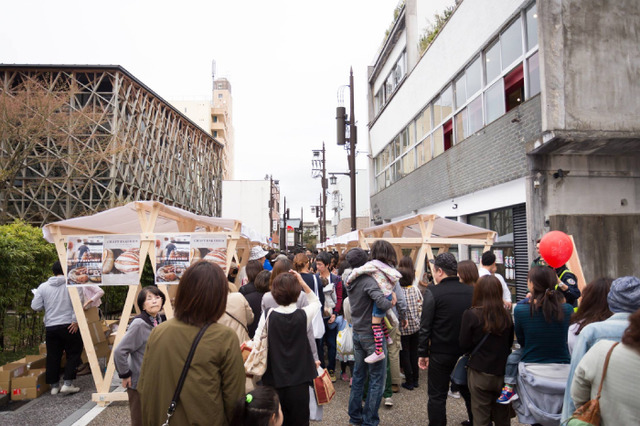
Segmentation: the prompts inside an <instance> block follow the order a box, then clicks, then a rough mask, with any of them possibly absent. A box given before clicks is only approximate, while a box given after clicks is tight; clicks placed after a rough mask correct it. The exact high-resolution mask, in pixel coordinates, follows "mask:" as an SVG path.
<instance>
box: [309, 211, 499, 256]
mask: <svg viewBox="0 0 640 426" xmlns="http://www.w3.org/2000/svg"><path fill="white" fill-rule="evenodd" d="M428 218H432V219H433V230H432V231H431V235H430V237H435V238H451V239H454V238H479V239H485V238H486V236H487V233H490V232H492V231H491V230H489V229H484V228H480V227H477V226H473V225H469V224H467V223H462V222H458V221H455V220H451V219H445V218H443V217H440V216H437V215H419V216H414V217H410V218H407V219H402V220H399V221H396V222H391V223H385V224H383V225H377V226H371V227H369V228H364V229H361V230H359V231H351V232H349V233H347V234H344V235H340V236H338V237H334V238H330V239H328V240H327V241H326V242H325V243H324V244H321V245H319V246H318V247H320V248H326V247H332V246H333V247H335V246H337V245H349V243H352V244H353V243H357V242H358V238H359V232H362V234H363V235H365V236H371V235H373V234H375V233H378V232H382V234H383V237H391V229H392V228H393V227H394V226H397V225H402V224H406V225H403V227H402V235H400V237H403V238H420V237H421V236H422V233H421V231H420V224H419V222H420V221H421V220H424V219H428Z"/></svg>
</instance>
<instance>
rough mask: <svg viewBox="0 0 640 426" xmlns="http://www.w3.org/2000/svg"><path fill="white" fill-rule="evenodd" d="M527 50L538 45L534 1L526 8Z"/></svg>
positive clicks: (536, 16) (536, 11)
mask: <svg viewBox="0 0 640 426" xmlns="http://www.w3.org/2000/svg"><path fill="white" fill-rule="evenodd" d="M526 15H527V51H529V50H531V49H533V48H534V47H536V46H537V45H538V7H537V6H536V4H535V3H533V5H532V6H531V7H530V8H529V9H527V14H526Z"/></svg>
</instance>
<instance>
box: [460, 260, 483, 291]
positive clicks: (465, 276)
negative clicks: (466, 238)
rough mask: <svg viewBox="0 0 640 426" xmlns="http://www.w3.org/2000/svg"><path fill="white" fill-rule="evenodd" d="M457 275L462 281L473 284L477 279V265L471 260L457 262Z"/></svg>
mask: <svg viewBox="0 0 640 426" xmlns="http://www.w3.org/2000/svg"><path fill="white" fill-rule="evenodd" d="M458 277H460V281H462V282H463V283H465V284H467V285H470V286H473V285H475V283H476V282H477V281H478V278H480V277H479V274H478V267H477V266H476V264H475V263H474V262H473V260H463V261H462V262H458Z"/></svg>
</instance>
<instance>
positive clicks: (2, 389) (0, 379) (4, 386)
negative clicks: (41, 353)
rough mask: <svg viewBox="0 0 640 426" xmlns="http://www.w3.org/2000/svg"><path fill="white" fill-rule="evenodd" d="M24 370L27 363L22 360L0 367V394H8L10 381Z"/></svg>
mask: <svg viewBox="0 0 640 426" xmlns="http://www.w3.org/2000/svg"><path fill="white" fill-rule="evenodd" d="M26 370H27V364H26V363H24V362H12V363H9V364H6V365H3V366H2V367H0V394H1V395H7V394H10V393H11V381H12V380H13V379H14V378H15V377H19V376H22V375H23V374H24V372H25V371H26Z"/></svg>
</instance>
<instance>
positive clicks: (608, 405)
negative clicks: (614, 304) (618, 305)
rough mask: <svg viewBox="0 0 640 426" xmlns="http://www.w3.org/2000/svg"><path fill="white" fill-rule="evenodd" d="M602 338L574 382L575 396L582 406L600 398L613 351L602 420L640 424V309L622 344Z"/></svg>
mask: <svg viewBox="0 0 640 426" xmlns="http://www.w3.org/2000/svg"><path fill="white" fill-rule="evenodd" d="M614 344H615V342H614V341H612V340H600V341H599V342H598V343H596V344H595V345H594V346H593V347H592V348H591V349H590V350H589V352H587V354H586V355H585V356H584V357H583V358H582V360H581V361H580V363H579V364H578V367H577V368H576V372H575V375H574V377H573V382H572V385H571V398H573V402H574V403H575V406H576V407H580V406H581V405H582V404H584V403H586V402H587V401H589V400H590V399H593V398H595V397H596V394H597V393H598V388H599V387H600V380H601V379H602V370H603V368H604V363H605V358H606V356H607V353H608V352H609V351H610V350H611V351H612V352H611V358H610V360H609V367H608V368H607V372H606V375H605V378H604V383H603V385H602V394H601V397H600V420H601V422H602V423H601V424H603V425H638V424H640V404H638V382H639V381H640V310H637V311H636V312H635V313H633V314H631V315H630V316H629V327H627V329H626V330H625V331H624V334H623V335H622V343H621V344H618V345H616V347H615V348H613V350H612V346H613V345H614Z"/></svg>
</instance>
